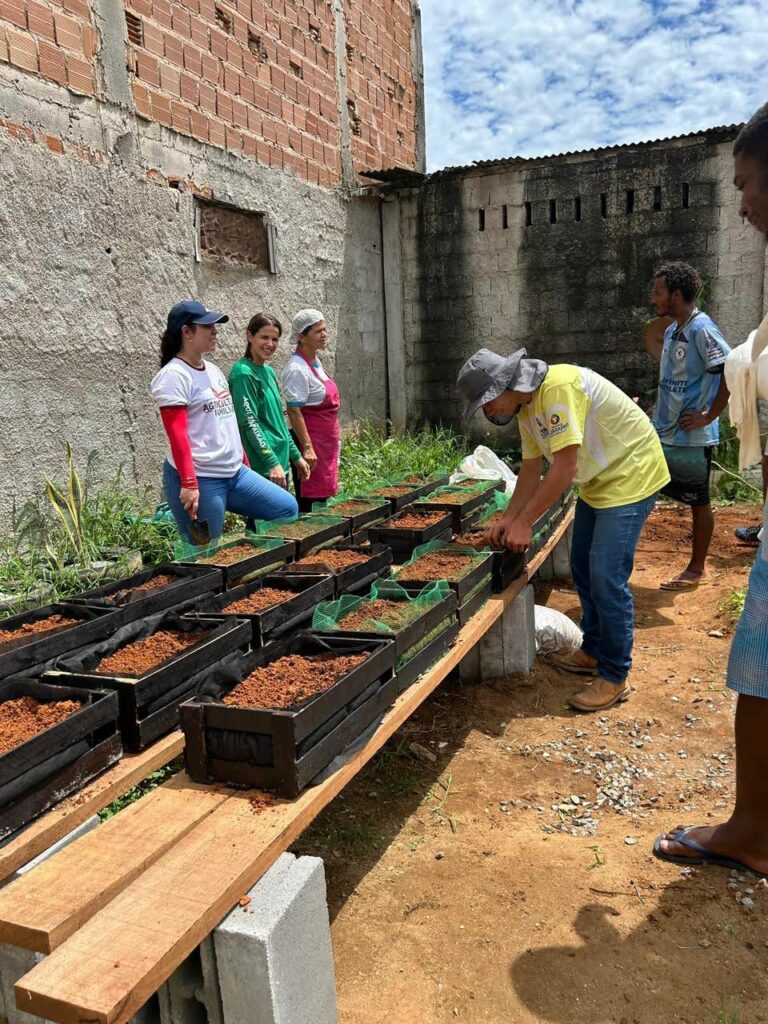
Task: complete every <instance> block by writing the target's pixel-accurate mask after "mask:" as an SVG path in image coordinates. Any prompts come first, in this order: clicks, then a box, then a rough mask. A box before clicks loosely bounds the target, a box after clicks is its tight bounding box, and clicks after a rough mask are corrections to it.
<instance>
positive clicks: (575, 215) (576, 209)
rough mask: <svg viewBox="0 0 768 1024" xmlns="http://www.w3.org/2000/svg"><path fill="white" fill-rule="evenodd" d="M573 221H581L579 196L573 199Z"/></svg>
mask: <svg viewBox="0 0 768 1024" xmlns="http://www.w3.org/2000/svg"><path fill="white" fill-rule="evenodd" d="M573 219H574V220H581V196H574V197H573Z"/></svg>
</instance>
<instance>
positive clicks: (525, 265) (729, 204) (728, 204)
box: [400, 130, 765, 432]
mask: <svg viewBox="0 0 768 1024" xmlns="http://www.w3.org/2000/svg"><path fill="white" fill-rule="evenodd" d="M734 134H735V133H734V132H733V131H719V130H713V131H711V132H708V133H703V134H702V135H699V136H695V137H693V138H687V139H675V140H668V141H666V142H660V143H649V144H644V145H637V146H625V147H620V148H617V149H614V150H607V151H601V152H592V153H583V154H573V155H570V156H563V157H553V158H546V159H540V160H526V161H523V160H520V161H507V162H501V163H496V164H492V165H489V166H483V167H472V168H464V169H457V170H447V171H443V172H438V173H437V174H434V175H432V176H431V177H430V178H429V179H428V180H427V182H426V183H425V184H424V186H423V187H421V188H420V189H418V190H413V191H410V192H402V193H401V195H400V202H401V224H402V232H401V240H402V253H401V264H402V268H403V269H402V273H403V279H404V289H403V292H404V312H403V330H404V336H405V359H406V366H407V370H406V377H407V381H408V409H409V414H410V421H411V422H412V423H414V422H417V421H419V420H429V421H432V422H436V421H440V420H441V421H443V422H446V423H450V424H453V425H458V420H457V413H458V405H457V403H456V401H455V397H454V394H455V392H454V382H455V378H456V372H457V371H458V369H459V367H460V366H461V364H462V362H463V360H464V359H466V357H467V356H468V355H470V354H471V353H472V352H473V351H475V350H476V349H477V348H480V347H481V346H483V345H485V346H487V347H489V348H495V349H496V350H498V351H512V350H514V349H515V348H518V347H520V346H523V345H524V346H526V347H527V348H528V350H529V352H531V353H533V354H536V355H537V356H540V357H542V358H544V359H546V360H548V361H549V362H575V363H580V364H582V365H586V366H590V367H592V368H593V369H595V370H597V371H598V372H600V373H603V374H604V375H605V376H607V377H609V378H610V379H611V380H613V381H615V383H617V384H618V385H619V386H620V387H622V388H623V389H624V390H625V391H627V392H629V393H630V394H632V395H638V394H642V393H643V392H645V391H647V390H649V389H650V388H653V387H654V386H655V383H656V372H657V370H656V365H655V364H654V363H653V362H652V361H651V359H650V358H649V357H648V356H647V355H646V354H645V352H644V350H643V348H642V345H641V342H640V332H641V330H642V326H643V324H644V323H645V321H646V320H647V319H648V317H649V315H650V310H649V306H648V299H647V296H648V291H649V281H650V277H651V274H652V272H653V270H654V268H655V267H656V266H657V265H658V264H659V263H660V262H662V261H663V260H667V259H683V260H686V261H688V262H689V263H691V264H693V265H694V266H696V267H697V268H698V269H699V270H700V272H701V274H702V276H703V278H704V280H705V282H706V284H707V298H706V301H705V302H704V304H703V305H704V308H706V309H707V311H708V312H709V313H710V314H711V315H712V316H713V317H714V318H715V320H716V321H717V322H718V323H719V324H720V326H721V327H722V329H723V331H724V333H725V335H726V337H727V338H728V339H729V340H730V341H731V342H733V343H737V344H738V343H739V342H741V341H743V340H744V339H745V337H746V335H747V333H748V332H749V330H751V329H752V328H753V327H754V326H755V325H756V324H757V323H758V322H759V320H760V317H761V314H762V311H763V306H764V285H763V280H764V270H765V244H764V240H763V239H762V237H761V236H760V235H759V233H758V232H756V231H754V230H753V229H752V228H751V227H750V226H749V225H748V224H747V225H745V224H742V222H741V219H740V217H739V216H738V200H737V196H736V191H735V189H734V187H733V184H732V177H733V159H732V156H731V145H732V138H733V136H734ZM684 183H686V184H687V185H688V190H689V206H688V208H683V199H682V187H683V184H684ZM657 187H660V188H661V209H660V210H658V211H656V210H654V198H655V195H654V190H655V189H656V188H657ZM628 189H632V190H634V209H633V210H632V212H631V213H628V212H627V207H626V203H627V190H628ZM601 194H605V196H606V204H607V216H606V217H603V216H602V215H601ZM576 196H579V197H580V199H581V219H580V220H579V221H576V219H575V205H574V199H575V197H576ZM553 200H554V201H555V203H556V218H557V219H556V223H550V202H551V201H553ZM526 203H529V204H530V212H531V220H532V223H531V224H530V225H529V226H526ZM504 207H506V218H507V227H506V228H505V227H504V226H503V218H504ZM481 211H482V214H481ZM481 216H483V217H484V230H480V224H481V220H480V218H481ZM477 429H478V431H479V432H481V431H482V429H483V428H482V425H477Z"/></svg>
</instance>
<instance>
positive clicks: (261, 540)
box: [173, 530, 283, 562]
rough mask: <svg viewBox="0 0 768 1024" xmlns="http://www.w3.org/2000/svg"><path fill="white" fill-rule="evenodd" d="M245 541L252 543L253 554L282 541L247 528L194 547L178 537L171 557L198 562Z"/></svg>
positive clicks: (275, 545) (274, 546)
mask: <svg viewBox="0 0 768 1024" xmlns="http://www.w3.org/2000/svg"><path fill="white" fill-rule="evenodd" d="M245 541H248V542H250V543H251V544H252V545H254V547H255V549H256V550H254V554H258V552H259V551H269V549H270V548H279V547H280V546H281V545H282V543H283V541H282V540H281V539H280V538H279V537H259V536H257V535H256V534H254V533H251V531H250V530H247V531H246V532H245V533H244V534H243V535H242V536H238V537H231V536H230V537H226V538H222V537H217V538H216V540H214V541H211V543H210V544H208V546H207V547H196V546H195V545H194V544H188V543H187V542H186V541H185V540H183V539H182V538H181V537H180V538H179V539H178V540H177V541H176V543H175V544H174V546H173V557H174V560H175V561H177V562H199V561H200V560H201V559H203V558H210V557H211V556H212V555H215V554H216V552H217V551H222V550H224V549H226V548H233V547H235V546H236V545H238V544H243V543H245Z"/></svg>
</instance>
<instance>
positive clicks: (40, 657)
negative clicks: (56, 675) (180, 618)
mask: <svg viewBox="0 0 768 1024" xmlns="http://www.w3.org/2000/svg"><path fill="white" fill-rule="evenodd" d="M49 615H63V616H65V617H66V618H68V619H80V620H81V621H82V625H79V626H68V627H67V628H65V629H60V630H58V631H57V632H55V633H49V634H47V635H44V636H34V635H33V636H31V637H28V638H27V637H23V638H21V639H19V640H14V641H12V643H11V644H10V645H8V646H6V647H4V648H3V647H0V678H4V677H6V676H11V675H17V674H18V673H20V672H25V671H27V670H31V669H32V668H33V666H37V665H42V664H44V663H45V662H47V661H50V660H51V659H52V658H56V657H58V656H59V655H60V654H64V653H66V652H67V651H73V650H75V649H76V648H78V647H82V646H84V645H85V644H90V643H95V642H96V641H97V640H103V639H104V638H105V637H108V636H111V635H112V633H115V632H117V630H118V629H120V627H121V626H123V625H124V624H125V613H124V612H123V611H122V610H120V611H112V612H110V611H107V609H99V608H96V609H94V608H83V607H82V606H81V605H76V604H70V603H68V602H66V601H59V602H58V603H56V604H49V605H45V606H44V607H43V608H34V609H33V610H32V611H26V612H21V614H19V615H12V616H11V617H10V618H7V619H3V620H2V621H0V645H2V642H3V633H4V632H8V631H12V630H14V629H18V627H19V626H23V625H24V624H25V623H27V622H36V621H37V620H38V619H45V618H48V616H49Z"/></svg>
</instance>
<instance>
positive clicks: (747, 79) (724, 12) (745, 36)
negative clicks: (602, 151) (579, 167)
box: [421, 0, 768, 170]
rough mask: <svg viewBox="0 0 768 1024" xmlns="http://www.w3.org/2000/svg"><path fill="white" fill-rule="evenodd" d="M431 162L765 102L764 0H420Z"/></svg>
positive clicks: (615, 137) (544, 148)
mask: <svg viewBox="0 0 768 1024" xmlns="http://www.w3.org/2000/svg"><path fill="white" fill-rule="evenodd" d="M421 13H422V30H423V44H424V72H425V80H426V113H427V162H428V167H429V169H430V170H436V169H437V168H440V167H449V166H452V165H458V164H468V163H472V161H473V160H488V159H493V158H496V157H507V156H542V155H545V154H548V153H562V152H566V151H568V150H574V149H591V148H593V147H596V146H608V145H615V144H618V143H622V142H639V141H642V140H645V139H658V138H664V137H665V136H668V135H680V134H683V133H684V132H690V131H696V130H698V129H701V128H708V127H712V126H713V125H723V124H733V123H736V122H739V121H743V120H745V119H746V118H747V117H749V115H750V114H751V113H752V112H753V111H754V110H755V109H756V108H757V107H758V106H760V105H761V104H762V103H765V102H766V101H768V8H767V6H766V0H667V2H660V0H421Z"/></svg>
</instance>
